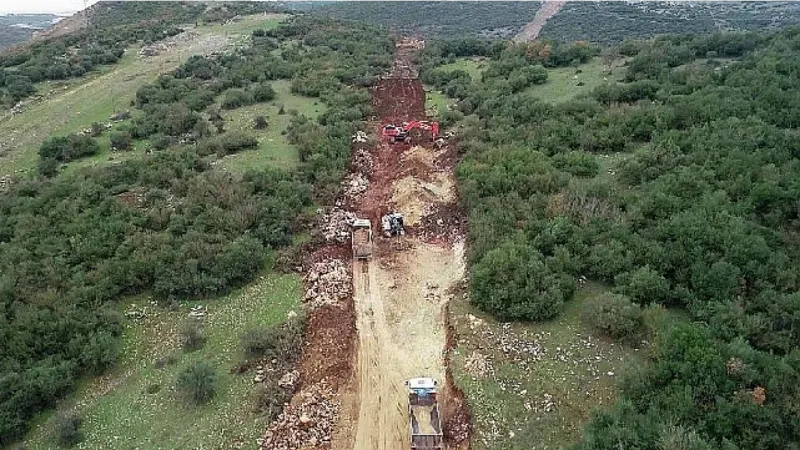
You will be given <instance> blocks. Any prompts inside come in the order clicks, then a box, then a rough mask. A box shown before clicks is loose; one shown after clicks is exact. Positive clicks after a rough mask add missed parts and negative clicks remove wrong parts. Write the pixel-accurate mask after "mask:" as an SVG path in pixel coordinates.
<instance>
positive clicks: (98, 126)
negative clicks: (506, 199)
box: [92, 122, 106, 137]
mask: <svg viewBox="0 0 800 450" xmlns="http://www.w3.org/2000/svg"><path fill="white" fill-rule="evenodd" d="M104 131H106V127H105V126H104V125H103V124H102V123H100V122H92V137H98V136H101V135H102V134H103V132H104Z"/></svg>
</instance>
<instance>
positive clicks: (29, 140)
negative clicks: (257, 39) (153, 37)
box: [0, 15, 283, 176]
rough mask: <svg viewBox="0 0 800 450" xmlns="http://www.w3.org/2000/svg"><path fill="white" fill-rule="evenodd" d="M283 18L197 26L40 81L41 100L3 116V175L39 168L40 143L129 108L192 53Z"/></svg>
mask: <svg viewBox="0 0 800 450" xmlns="http://www.w3.org/2000/svg"><path fill="white" fill-rule="evenodd" d="M282 18H283V16H267V17H264V16H263V15H258V16H249V17H246V18H244V19H243V20H242V21H241V22H236V23H231V24H228V25H213V26H201V27H197V28H195V29H194V30H195V31H196V32H197V35H193V36H194V37H192V38H191V39H185V40H179V41H178V43H177V45H175V46H172V47H170V48H169V49H168V50H167V51H165V52H163V53H161V54H159V55H158V56H154V57H150V58H140V57H139V55H138V48H135V47H134V48H130V49H128V51H126V53H125V55H124V56H123V57H122V59H121V60H120V62H119V63H118V64H116V65H114V66H110V67H106V68H104V69H102V70H101V71H99V72H98V73H95V74H92V75H90V76H88V77H85V78H83V79H80V80H73V81H70V82H68V83H61V84H57V83H50V84H46V85H42V86H40V92H41V93H42V94H43V95H42V98H43V99H42V100H39V101H34V102H32V103H30V104H29V105H28V106H26V108H25V110H24V111H23V112H22V113H20V114H15V115H10V114H6V115H4V116H3V117H2V118H0V176H2V175H7V174H10V173H14V172H17V171H28V170H31V169H33V168H35V167H36V163H37V161H38V153H37V152H38V149H39V146H40V145H41V143H42V142H43V141H44V140H45V139H46V138H48V137H50V136H54V135H66V134H69V133H74V132H77V131H80V130H81V129H84V128H88V127H89V126H90V125H91V124H92V122H103V121H107V120H108V118H109V117H110V116H111V114H113V113H114V112H115V111H121V110H126V109H128V108H129V107H130V102H131V100H133V98H134V95H135V94H136V90H137V89H139V87H141V86H142V85H144V84H146V83H148V82H151V81H153V80H155V79H156V77H157V76H158V75H159V74H163V73H166V72H169V71H171V70H173V69H175V68H176V67H178V66H179V65H180V64H181V63H182V62H183V61H185V60H186V59H188V58H189V57H190V56H192V55H196V54H207V53H211V52H214V51H222V50H225V49H226V48H229V46H231V45H234V44H236V43H238V42H239V41H241V40H242V39H244V38H245V37H246V36H247V35H249V33H250V32H251V31H252V30H253V29H255V28H273V27H277V25H278V23H279V21H280V20H281V19H282ZM95 159H96V160H105V159H107V156H104V155H102V154H101V155H98V156H96V157H95Z"/></svg>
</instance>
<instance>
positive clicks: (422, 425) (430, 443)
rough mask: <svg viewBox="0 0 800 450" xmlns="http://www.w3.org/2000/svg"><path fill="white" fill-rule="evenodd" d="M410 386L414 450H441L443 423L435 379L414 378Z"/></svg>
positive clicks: (412, 446)
mask: <svg viewBox="0 0 800 450" xmlns="http://www.w3.org/2000/svg"><path fill="white" fill-rule="evenodd" d="M406 386H408V415H409V428H410V430H411V449H412V450H441V449H442V422H441V418H440V417H439V402H438V399H437V398H436V381H435V380H434V379H433V378H412V379H410V380H406Z"/></svg>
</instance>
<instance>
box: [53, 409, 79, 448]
mask: <svg viewBox="0 0 800 450" xmlns="http://www.w3.org/2000/svg"><path fill="white" fill-rule="evenodd" d="M81 422H82V420H81V418H80V417H79V416H78V415H77V414H75V413H64V414H61V415H59V416H57V417H56V419H55V422H54V427H55V428H54V430H53V431H54V434H55V440H56V443H57V444H58V445H60V446H62V447H72V446H74V445H75V444H77V443H78V442H80V441H81V440H82V439H83V433H81V430H80V427H81Z"/></svg>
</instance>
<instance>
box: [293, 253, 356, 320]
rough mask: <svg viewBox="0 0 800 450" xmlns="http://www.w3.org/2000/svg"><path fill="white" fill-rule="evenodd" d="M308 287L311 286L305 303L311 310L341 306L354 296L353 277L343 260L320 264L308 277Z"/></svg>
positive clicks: (310, 271) (313, 268) (312, 269)
mask: <svg viewBox="0 0 800 450" xmlns="http://www.w3.org/2000/svg"><path fill="white" fill-rule="evenodd" d="M305 281H306V286H310V287H309V288H308V290H306V293H305V295H304V296H303V301H304V302H306V305H307V306H308V307H309V308H311V309H316V308H319V307H320V306H323V305H340V304H341V302H343V301H344V300H346V299H347V298H349V297H350V296H351V295H352V277H351V275H350V271H349V270H348V268H347V264H345V262H344V261H342V260H341V259H329V260H325V261H322V262H318V263H316V264H314V266H313V267H311V270H309V271H308V275H306V280H305Z"/></svg>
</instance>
